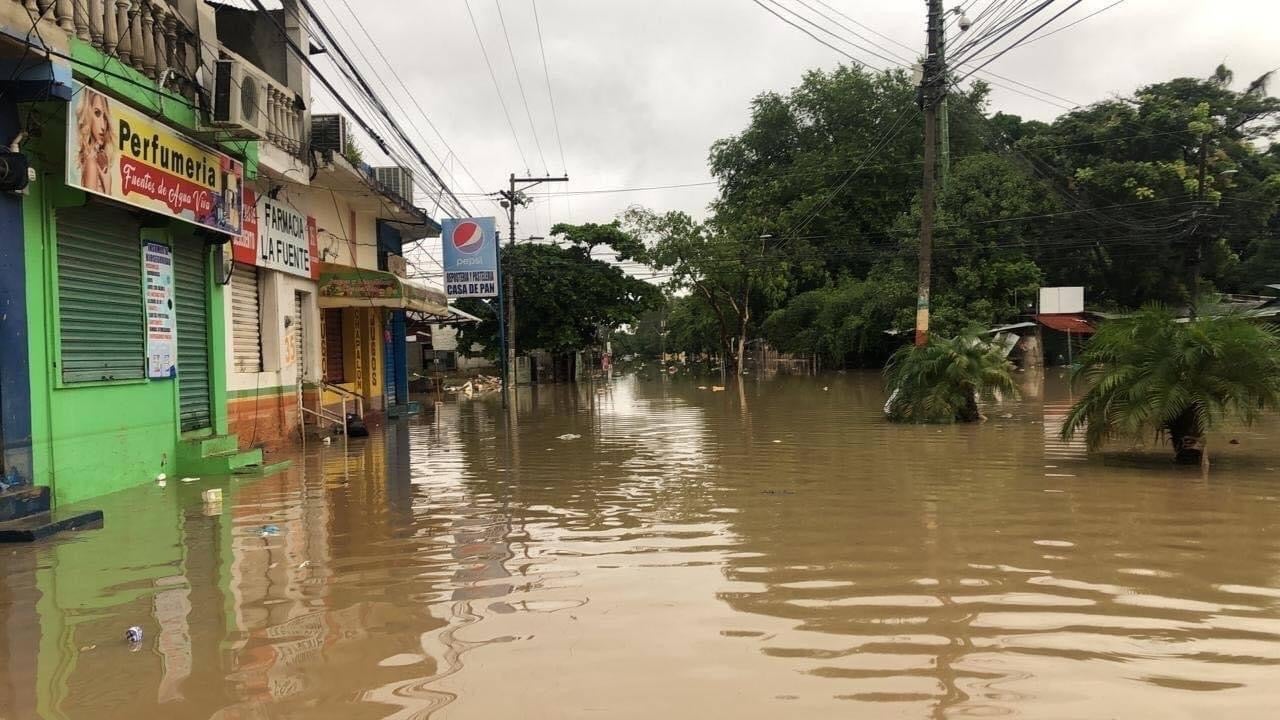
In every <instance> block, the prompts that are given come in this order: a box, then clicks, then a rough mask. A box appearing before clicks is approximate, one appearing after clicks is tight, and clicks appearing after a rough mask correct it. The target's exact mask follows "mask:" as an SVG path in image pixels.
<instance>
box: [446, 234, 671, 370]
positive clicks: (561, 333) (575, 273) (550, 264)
mask: <svg viewBox="0 0 1280 720" xmlns="http://www.w3.org/2000/svg"><path fill="white" fill-rule="evenodd" d="M552 233H553V234H554V235H556V236H558V238H559V241H558V243H555V244H534V243H526V244H522V245H517V246H516V247H515V248H514V249H513V248H511V247H510V246H504V247H503V248H502V253H501V262H502V268H503V272H504V273H513V275H512V277H513V278H514V283H515V298H516V315H517V318H518V322H517V323H516V346H517V347H519V348H521V349H523V350H534V349H538V350H547V351H549V352H572V351H576V350H581V349H583V348H586V347H589V346H591V345H593V344H595V343H596V342H597V341H598V340H600V339H601V338H600V335H599V333H600V332H601V331H609V330H614V329H616V328H618V327H621V326H623V325H626V324H628V323H632V322H635V321H636V319H637V318H638V317H640V315H641V314H642V313H644V312H645V311H647V310H649V309H651V308H654V307H657V306H658V304H659V303H660V302H661V299H662V295H661V292H660V291H659V289H658V287H657V286H655V285H653V284H651V283H648V282H645V281H643V280H640V279H637V278H635V277H632V276H630V275H628V274H627V273H625V272H623V270H622V269H621V268H620V267H618V265H616V264H614V263H611V262H606V261H604V260H601V259H597V258H595V257H592V254H591V251H592V250H593V249H596V248H606V249H609V250H612V251H613V253H614V254H615V255H616V256H617V257H618V258H619V259H622V260H628V259H631V258H632V257H633V256H634V253H636V252H638V251H639V250H640V249H641V245H640V244H639V242H638V241H637V240H636V239H635V238H634V237H633V236H631V235H628V234H627V233H625V232H623V231H622V230H621V229H620V226H619V225H618V224H617V223H610V224H604V225H598V224H586V225H556V226H555V227H553V228H552ZM460 305H461V306H462V308H463V309H464V310H466V311H467V312H470V313H472V314H474V315H476V316H477V317H479V318H481V322H480V323H479V324H477V325H474V326H471V327H463V328H462V329H461V330H460V331H459V335H458V339H459V342H458V346H459V347H471V345H472V343H479V344H480V345H481V347H482V348H483V349H482V351H481V352H483V354H484V355H486V356H488V357H491V358H496V357H497V356H498V354H499V352H500V339H499V323H498V317H497V312H496V305H497V304H496V303H486V302H481V301H477V300H472V301H466V302H463V303H460Z"/></svg>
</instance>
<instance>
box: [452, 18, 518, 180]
mask: <svg viewBox="0 0 1280 720" xmlns="http://www.w3.org/2000/svg"><path fill="white" fill-rule="evenodd" d="M463 4H465V5H466V7H467V16H468V17H470V18H471V29H472V30H475V33H476V42H477V43H479V44H480V54H481V55H483V56H484V64H485V65H487V66H488V68H489V79H490V80H492V81H493V90H494V92H496V93H497V94H498V102H499V103H500V104H501V105H502V114H503V115H505V116H506V118H507V127H509V128H510V129H511V139H512V140H514V141H515V144H516V152H517V153H519V155H520V162H522V163H524V167H525V171H526V172H527V171H528V170H529V159H528V158H526V157H525V155H524V148H523V147H521V146H520V136H519V135H517V134H516V124H515V123H513V122H512V121H511V111H510V110H508V109H507V99H506V98H505V97H504V96H503V95H502V87H501V86H500V85H498V75H497V73H495V72H494V71H493V63H492V62H490V61H489V51H488V50H485V48H484V40H483V39H482V38H481V37H480V25H479V24H478V23H476V16H475V13H473V12H472V11H471V0H463Z"/></svg>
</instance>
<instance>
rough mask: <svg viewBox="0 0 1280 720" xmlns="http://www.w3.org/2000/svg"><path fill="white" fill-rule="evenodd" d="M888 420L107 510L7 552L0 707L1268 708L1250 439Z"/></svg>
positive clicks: (614, 435)
mask: <svg viewBox="0 0 1280 720" xmlns="http://www.w3.org/2000/svg"><path fill="white" fill-rule="evenodd" d="M708 384H709V383H708ZM883 402H884V395H883V393H882V392H881V390H880V383H879V378H878V377H877V376H876V375H874V374H849V375H841V376H836V375H832V376H828V377H822V378H785V377H782V378H776V379H770V380H755V379H748V380H747V382H746V383H745V385H744V386H743V387H742V388H741V392H739V391H738V388H737V387H734V386H732V385H731V386H730V388H729V390H728V391H727V392H712V391H711V390H701V389H699V388H698V382H697V381H693V380H685V379H678V380H666V381H660V380H656V379H640V378H636V377H627V378H619V379H616V380H615V381H614V382H612V383H611V384H608V385H601V384H597V385H580V386H577V387H571V386H561V387H544V388H538V389H536V390H526V391H523V392H522V393H521V395H520V398H519V402H518V403H517V407H518V415H517V422H516V430H515V432H508V431H507V424H506V422H504V420H503V418H504V417H505V416H504V415H503V412H502V410H501V408H500V407H499V406H498V404H497V402H496V400H495V399H492V398H490V399H481V400H472V401H465V400H464V401H461V402H449V403H446V404H443V405H438V406H435V407H434V408H431V407H428V409H427V411H426V412H425V413H424V415H423V416H422V417H421V418H417V419H414V420H411V421H407V422H401V423H399V424H392V425H389V426H388V427H387V428H385V429H384V430H382V431H379V432H378V433H375V436H374V437H372V438H369V439H367V440H361V441H352V443H351V444H350V447H348V448H347V449H345V450H344V449H343V447H342V445H341V443H335V444H334V445H331V446H315V445H313V446H311V447H310V448H309V450H308V453H307V454H306V455H305V456H304V457H302V458H299V460H298V462H297V464H296V465H295V466H294V467H293V468H292V469H290V470H289V471H287V472H285V473H282V474H280V475H277V476H274V477H269V478H265V479H236V480H212V479H202V480H200V481H198V482H193V483H189V484H184V483H181V482H178V481H177V480H176V479H171V480H170V481H169V484H168V486H167V487H164V488H161V487H156V486H146V487H141V488H138V489H136V490H132V491H128V492H124V493H119V494H116V495H113V496H109V497H105V498H102V499H100V500H99V502H98V503H97V506H99V507H102V508H103V509H104V510H105V511H106V515H107V521H106V526H105V527H104V528H103V529H101V530H96V531H88V532H83V533H80V534H77V535H73V536H71V537H69V538H66V539H62V540H58V541H54V542H50V543H46V544H42V545H36V546H22V547H14V546H8V547H0V557H3V568H2V572H0V620H2V621H3V624H2V625H0V718H6V719H17V718H32V717H43V718H93V719H94V720H102V719H104V718H201V719H204V718H223V719H231V718H255V719H256V718H343V719H350V718H389V719H390V718H394V719H396V720H401V719H408V718H448V719H451V720H455V719H456V720H462V719H486V720H488V719H493V718H507V717H510V718H646V719H648V718H664V719H675V720H680V719H685V718H688V719H698V720H704V719H706V718H720V717H723V718H837V717H841V718H843V717H856V718H881V717H883V718H942V717H947V718H952V717H954V718H961V717H966V718H967V717H1018V718H1104V717H1105V718H1147V717H1159V718H1214V719H1217V718H1270V717H1277V716H1280V685H1278V684H1277V681H1278V680H1280V534H1278V532H1277V531H1278V530H1280V442H1277V440H1278V439H1280V431H1278V430H1277V428H1276V425H1275V423H1274V422H1271V423H1268V424H1267V425H1265V426H1263V427H1259V428H1254V429H1252V430H1242V431H1239V432H1231V433H1227V434H1223V435H1222V436H1221V437H1217V438H1215V441H1216V445H1215V447H1214V454H1213V458H1214V463H1215V464H1214V467H1213V469H1212V472H1211V473H1210V474H1209V475H1208V476H1207V477H1205V476H1202V475H1201V473H1200V471H1199V470H1198V469H1191V470H1186V469H1182V468H1178V467H1175V466H1173V465H1172V464H1171V463H1170V462H1169V461H1168V452H1167V451H1166V450H1164V449H1162V448H1158V447H1153V448H1148V449H1145V450H1141V449H1140V450H1137V451H1133V450H1128V449H1125V448H1120V450H1121V451H1122V452H1119V453H1117V454H1112V455H1107V456H1103V457H1096V456H1095V457H1089V456H1087V455H1086V454H1085V453H1084V450H1083V448H1082V447H1081V446H1080V445H1079V444H1070V443H1063V442H1061V441H1059V440H1058V439H1057V437H1056V423H1058V422H1060V418H1061V415H1062V414H1063V412H1064V410H1065V408H1066V407H1067V406H1068V405H1069V403H1070V393H1069V390H1068V388H1067V386H1066V384H1065V383H1064V382H1063V381H1062V379H1061V378H1060V377H1059V376H1057V375H1055V374H1052V373H1051V374H1050V375H1049V376H1048V377H1047V378H1045V379H1044V382H1043V383H1040V382H1038V379H1037V378H1026V383H1025V391H1024V394H1023V397H1022V399H1020V400H1017V401H1009V402H1006V403H1005V404H1004V405H1002V406H999V407H992V408H988V410H987V414H988V416H989V418H990V420H989V421H988V422H987V423H985V424H983V425H975V426H965V427H923V426H919V427H916V426H908V427H904V426H893V425H889V424H886V423H885V422H883V421H882V419H881V415H880V408H881V406H882V405H883ZM1233 439H1234V440H1237V441H1238V444H1231V443H1230V442H1229V441H1230V440H1233ZM209 487H221V488H223V489H224V500H223V502H222V504H221V505H220V506H206V505H204V504H203V503H202V501H201V497H200V493H201V491H202V490H204V489H206V488H209ZM133 625H137V626H140V627H141V628H142V629H143V632H144V640H143V642H142V643H141V644H139V645H138V646H136V647H131V646H130V645H129V644H128V643H127V642H125V640H124V639H123V635H124V632H125V629H126V628H128V627H130V626H133Z"/></svg>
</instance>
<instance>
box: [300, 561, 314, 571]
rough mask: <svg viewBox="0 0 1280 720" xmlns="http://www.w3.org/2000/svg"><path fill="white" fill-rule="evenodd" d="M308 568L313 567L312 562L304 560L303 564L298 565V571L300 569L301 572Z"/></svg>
mask: <svg viewBox="0 0 1280 720" xmlns="http://www.w3.org/2000/svg"><path fill="white" fill-rule="evenodd" d="M307 567H311V561H310V560H303V561H302V562H300V563H298V569H299V570H301V569H302V568H307Z"/></svg>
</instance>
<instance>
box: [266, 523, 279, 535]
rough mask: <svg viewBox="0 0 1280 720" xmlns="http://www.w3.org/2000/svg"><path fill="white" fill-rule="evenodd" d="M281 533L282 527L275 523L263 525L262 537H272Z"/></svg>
mask: <svg viewBox="0 0 1280 720" xmlns="http://www.w3.org/2000/svg"><path fill="white" fill-rule="evenodd" d="M279 534H280V528H279V527H277V526H275V525H263V526H262V537H272V536H274V535H279Z"/></svg>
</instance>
